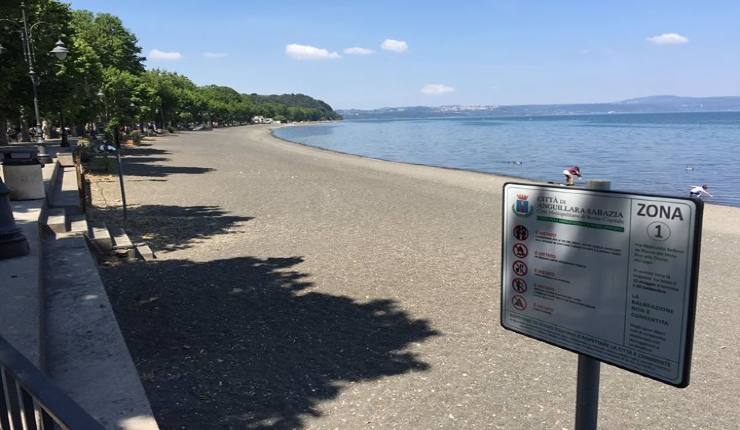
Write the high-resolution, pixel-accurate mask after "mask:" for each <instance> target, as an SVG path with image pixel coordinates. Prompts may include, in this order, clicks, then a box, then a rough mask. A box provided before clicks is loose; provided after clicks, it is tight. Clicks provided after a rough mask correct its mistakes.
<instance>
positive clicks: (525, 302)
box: [501, 183, 703, 387]
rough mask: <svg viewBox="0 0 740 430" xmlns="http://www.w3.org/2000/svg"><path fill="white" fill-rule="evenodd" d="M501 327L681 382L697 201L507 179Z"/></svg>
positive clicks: (691, 301) (687, 356)
mask: <svg viewBox="0 0 740 430" xmlns="http://www.w3.org/2000/svg"><path fill="white" fill-rule="evenodd" d="M503 205H504V206H503V232H502V234H503V240H502V244H503V248H502V284H501V285H502V287H501V291H502V293H501V324H502V325H503V326H504V328H507V329H509V330H513V331H516V332H518V333H521V334H524V335H527V336H530V337H533V338H535V339H539V340H542V341H545V342H548V343H550V344H553V345H556V346H559V347H562V348H565V349H568V350H571V351H574V352H578V353H581V354H585V355H589V356H591V357H594V358H596V359H598V360H601V361H604V362H606V363H609V364H613V365H616V366H619V367H622V368H624V369H627V370H630V371H633V372H636V373H639V374H642V375H644V376H648V377H650V378H653V379H657V380H660V381H662V382H665V383H668V384H671V385H675V386H679V387H685V386H687V385H688V381H689V370H690V362H691V345H692V339H693V328H694V312H695V308H696V284H697V277H698V259H699V242H700V237H701V235H700V231H701V219H702V209H703V205H702V203H701V202H698V201H695V200H692V199H689V198H686V199H681V198H671V197H659V196H648V195H638V194H627V193H620V192H610V191H594V190H586V189H578V188H566V187H561V186H541V185H525V184H516V183H508V184H506V185H505V186H504V203H503Z"/></svg>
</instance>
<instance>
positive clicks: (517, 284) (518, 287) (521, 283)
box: [511, 278, 527, 293]
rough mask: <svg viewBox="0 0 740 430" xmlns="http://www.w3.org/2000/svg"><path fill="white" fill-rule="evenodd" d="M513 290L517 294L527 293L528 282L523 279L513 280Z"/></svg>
mask: <svg viewBox="0 0 740 430" xmlns="http://www.w3.org/2000/svg"><path fill="white" fill-rule="evenodd" d="M511 288H513V289H514V291H516V292H517V293H524V292H525V291H527V281H525V280H524V279H522V278H514V279H512V280H511Z"/></svg>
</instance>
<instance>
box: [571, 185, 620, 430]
mask: <svg viewBox="0 0 740 430" xmlns="http://www.w3.org/2000/svg"><path fill="white" fill-rule="evenodd" d="M586 188H588V189H590V190H608V189H610V188H611V182H609V181H602V180H593V181H589V182H588V183H587V184H586ZM600 376H601V362H600V361H599V360H596V359H595V358H591V357H589V356H587V355H583V354H578V382H577V385H576V426H575V430H596V428H597V424H598V418H599V378H600Z"/></svg>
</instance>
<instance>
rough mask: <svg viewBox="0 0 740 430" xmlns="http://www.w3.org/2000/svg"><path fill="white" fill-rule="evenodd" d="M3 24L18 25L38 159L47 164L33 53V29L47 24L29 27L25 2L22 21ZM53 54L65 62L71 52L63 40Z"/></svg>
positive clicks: (39, 22) (48, 159) (49, 159)
mask: <svg viewBox="0 0 740 430" xmlns="http://www.w3.org/2000/svg"><path fill="white" fill-rule="evenodd" d="M0 21H2V22H10V23H12V24H14V25H16V27H17V30H18V33H19V34H20V36H21V46H22V47H23V57H24V58H25V60H26V64H27V65H28V76H29V77H30V78H31V84H32V85H33V108H34V111H35V114H36V144H37V145H38V146H39V154H38V158H39V161H41V162H42V163H47V162H50V161H51V157H49V154H48V153H47V152H46V145H44V134H43V131H42V130H41V115H40V114H39V100H38V86H39V84H40V82H39V75H38V73H37V72H36V70H35V69H34V64H33V62H34V60H35V59H36V56H35V55H34V52H33V29H34V28H36V26H38V25H40V24H46V23H45V22H44V21H38V22H36V23H34V24H32V25H31V26H29V25H28V20H27V19H26V5H25V3H24V2H21V20H20V21H18V20H14V19H7V18H2V19H0ZM5 50H6V49H5V48H4V47H3V48H2V49H0V54H2V53H3V52H4V51H5ZM51 53H52V54H54V55H55V56H56V57H57V58H58V59H60V60H64V59H65V58H66V57H67V54H68V53H69V50H68V49H67V48H66V47H65V46H64V43H62V41H61V40H59V41H58V42H57V43H56V44H55V46H54V49H52V50H51Z"/></svg>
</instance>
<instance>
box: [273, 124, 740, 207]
mask: <svg viewBox="0 0 740 430" xmlns="http://www.w3.org/2000/svg"><path fill="white" fill-rule="evenodd" d="M327 122H329V123H331V122H337V121H315V122H311V123H306V124H301V125H294V126H289V125H283V124H281V125H276V126H270V127H269V130H270V136H271V137H273V138H275V139H276V140H279V141H281V142H285V143H288V144H292V145H299V146H302V147H306V148H312V149H316V150H319V151H327V152H331V153H334V154H342V155H346V156H350V157H358V158H362V159H367V160H377V161H383V162H387V163H396V164H401V165H408V166H421V167H429V168H434V169H443V170H452V171H458V172H469V173H475V174H481V175H488V176H492V177H495V178H499V179H510V180H514V181H523V182H526V183H531V184H542V185H553V184H551V183H549V182H545V181H540V180H537V179H533V178H527V177H524V176H513V175H504V174H501V173H496V172H486V171H483V170H475V169H465V168H462V167H448V166H437V165H433V164H424V163H412V162H409V161H397V160H389V159H385V158H379V157H371V156H367V155H359V154H353V153H351V152H343V151H337V150H335V149H329V148H322V147H320V146H313V145H309V144H306V143H302V142H296V141H292V140H288V139H285V138H282V137H280V136H277V135H276V134H275V132H274V131H275V130H276V129H279V128H284V127H309V126H314V125H319V124H325V123H327ZM598 179H599V178H594V180H598ZM586 182H587V181H584V182H583V183H582V184H580V185H585V183H586ZM615 191H620V190H615ZM624 192H626V193H630V191H624ZM634 194H640V193H637V192H635V193H634ZM645 194H647V195H655V196H665V197H671V198H681V197H682V196H668V195H663V194H659V193H645ZM704 206H705V207H707V206H718V207H726V208H734V209H738V210H740V206H732V205H728V204H722V203H716V202H712V201H704Z"/></svg>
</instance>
